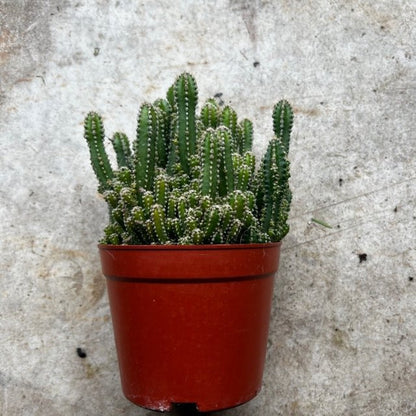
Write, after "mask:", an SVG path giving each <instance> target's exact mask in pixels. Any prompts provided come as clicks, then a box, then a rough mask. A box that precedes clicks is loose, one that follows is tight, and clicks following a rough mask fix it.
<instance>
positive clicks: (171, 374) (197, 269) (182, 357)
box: [99, 243, 280, 412]
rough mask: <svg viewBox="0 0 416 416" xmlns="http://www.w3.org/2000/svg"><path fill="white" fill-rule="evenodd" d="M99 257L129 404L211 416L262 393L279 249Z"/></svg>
mask: <svg viewBox="0 0 416 416" xmlns="http://www.w3.org/2000/svg"><path fill="white" fill-rule="evenodd" d="M99 249H100V255H101V262H102V268H103V273H104V275H105V276H106V277H107V287H108V294H109V299H110V307H111V312H112V319H113V327H114V335H115V341H116V347H117V354H118V360H119V366H120V374H121V383H122V387H123V392H124V394H125V396H126V397H127V398H128V399H129V400H130V401H132V402H133V403H135V404H137V405H139V406H142V407H146V408H148V409H152V410H159V411H169V410H171V409H172V406H173V404H176V403H193V404H195V405H196V407H197V409H198V410H199V411H201V412H205V411H213V410H220V409H226V408H229V407H234V406H237V405H239V404H242V403H245V402H247V401H249V400H250V399H252V398H253V397H254V396H255V395H256V394H257V393H258V391H259V390H260V387H261V382H262V375H263V367H264V360H265V355H266V345H267V337H268V327H269V318H270V308H271V300H272V293H273V282H274V274H275V272H276V271H277V268H278V262H279V253H280V243H270V244H238V245H205V246H202V245H201V246H113V245H100V246H99Z"/></svg>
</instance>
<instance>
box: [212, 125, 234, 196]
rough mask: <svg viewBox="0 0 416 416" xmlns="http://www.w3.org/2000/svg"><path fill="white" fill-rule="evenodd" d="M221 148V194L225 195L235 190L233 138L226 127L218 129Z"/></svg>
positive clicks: (219, 189)
mask: <svg viewBox="0 0 416 416" xmlns="http://www.w3.org/2000/svg"><path fill="white" fill-rule="evenodd" d="M216 135H217V137H218V143H219V146H218V148H219V149H218V150H219V155H218V157H219V184H218V192H219V195H220V196H225V195H227V194H229V193H230V192H232V191H233V190H234V169H233V156H232V153H233V147H234V146H233V138H232V136H231V134H230V131H229V130H228V129H226V128H221V127H220V128H218V129H217V130H216Z"/></svg>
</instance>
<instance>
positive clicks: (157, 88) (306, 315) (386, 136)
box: [0, 0, 416, 416]
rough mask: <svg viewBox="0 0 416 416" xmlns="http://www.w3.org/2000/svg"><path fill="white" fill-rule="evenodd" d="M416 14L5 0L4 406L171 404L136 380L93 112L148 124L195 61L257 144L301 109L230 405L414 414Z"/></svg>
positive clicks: (0, 388) (241, 2)
mask: <svg viewBox="0 0 416 416" xmlns="http://www.w3.org/2000/svg"><path fill="white" fill-rule="evenodd" d="M415 22H416V3H415V2H414V1H412V0H408V1H406V0H378V1H365V0H314V1H311V0H304V1H300V0H297V1H294V0H293V1H287V0H276V1H266V0H263V1H262V0H253V1H249V0H234V1H232V0H218V1H210V2H204V1H202V0H199V1H197V0H193V1H191V0H188V1H186V0H177V1H175V2H173V1H169V0H159V1H154V0H150V1H142V2H131V1H127V0H118V1H116V0H91V1H86V0H78V1H77V0H48V1H42V0H26V1H24V0H0V138H1V139H0V166H1V170H0V175H1V176H0V210H1V211H0V212H1V239H0V244H1V254H0V263H1V267H0V334H1V335H0V336H1V349H0V351H1V353H0V414H1V415H4V416H25V415H31V416H33V415H35V416H36V415H42V416H59V415H65V416H67V415H80V416H81V415H103V416H108V415H143V416H144V415H146V416H150V415H154V414H155V413H153V412H150V411H146V410H142V409H139V408H137V407H135V406H133V405H131V404H130V403H129V402H127V401H126V400H125V399H124V398H123V396H122V393H121V391H120V386H119V376H118V369H117V363H116V355H115V349H114V343H113V337H112V328H111V321H110V315H109V308H108V302H107V297H106V294H105V287H104V279H103V277H102V276H101V272H100V265H99V260H98V255H97V249H96V242H97V240H98V239H99V237H100V235H101V230H102V227H103V225H104V224H105V223H106V208H105V205H104V203H103V201H102V200H101V199H100V198H99V197H98V196H97V194H96V181H95V178H94V176H93V173H92V170H91V169H90V165H89V161H88V151H87V147H86V145H85V143H84V140H83V137H82V123H83V118H84V116H85V114H86V112H87V111H89V110H92V109H94V110H97V111H99V112H100V113H102V114H103V116H104V118H105V123H106V128H107V131H108V132H109V134H110V133H113V132H114V131H116V130H119V129H123V130H124V131H126V132H127V133H128V134H129V135H130V136H132V135H133V133H134V129H135V119H136V113H137V110H138V105H139V104H140V103H141V102H142V101H144V100H153V99H155V98H157V97H159V96H160V95H161V94H164V91H165V90H166V88H167V87H168V86H169V85H170V84H171V83H172V82H173V80H174V78H175V77H176V76H177V75H178V74H179V73H180V72H182V71H183V70H188V71H191V72H192V73H193V74H194V75H195V76H196V78H197V81H198V83H199V87H200V97H201V98H208V97H209V96H212V95H214V94H216V93H222V94H223V95H222V99H223V100H224V101H225V102H226V103H231V104H232V105H233V106H234V107H235V108H236V109H237V110H238V113H239V114H240V116H246V117H249V118H252V119H254V121H255V127H256V146H257V149H258V152H259V153H260V152H261V151H262V150H263V149H264V147H265V144H266V140H267V138H268V137H270V135H271V121H270V112H271V108H272V106H273V104H274V103H275V102H276V101H277V100H278V99H280V98H282V97H285V98H287V99H289V100H290V101H291V102H292V103H293V105H294V106H295V109H296V122H295V131H294V138H293V143H292V147H291V155H290V158H291V161H292V182H291V183H292V188H293V192H294V200H293V205H292V211H291V227H292V228H291V232H290V234H289V235H288V236H287V238H286V239H285V241H284V246H283V253H282V261H281V267H280V271H279V278H278V280H277V283H276V290H275V300H274V309H273V318H272V322H271V333H270V342H269V348H268V356H267V366H266V372H265V377H264V387H263V390H262V392H261V394H260V395H259V396H258V398H256V399H255V400H253V401H252V402H251V403H249V404H247V405H244V406H242V407H239V408H237V409H233V410H229V411H226V412H224V413H221V414H224V416H225V415H227V416H236V415H241V416H249V415H250V416H252V415H262V416H272V415H273V416H278V415H293V416H295V415H296V416H301V415H304V416H310V415H322V416H323V415H328V416H329V415H331V416H332V415H348V416H380V415H381V416H384V415H403V416H405V415H408V416H414V415H415V414H416V366H415V362H416V351H415V348H416V347H415V336H416V320H415V315H416V270H415V269H416V209H415V204H416V187H415V180H416V146H415V143H416V133H415V127H414V125H415V121H416V118H415V114H416V105H415V104H416V91H415V88H416V50H415V45H416V29H415V28H416V25H415ZM315 220H318V221H319V222H322V221H323V222H325V223H326V224H327V225H329V226H330V227H331V228H328V227H325V226H322V225H320V224H318V223H317V222H315ZM77 348H81V349H82V351H81V354H80V355H84V354H82V352H84V353H85V354H86V356H85V357H84V358H81V357H80V356H79V355H78V354H77Z"/></svg>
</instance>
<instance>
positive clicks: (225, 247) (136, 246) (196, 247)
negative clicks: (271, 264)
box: [98, 241, 282, 251]
mask: <svg viewBox="0 0 416 416" xmlns="http://www.w3.org/2000/svg"><path fill="white" fill-rule="evenodd" d="M281 244H282V242H281V241H277V242H271V243H247V244H189V245H188V244H187V245H184V244H98V248H99V249H100V250H162V251H163V250H234V249H242V250H244V249H255V248H268V247H277V246H279V245H281Z"/></svg>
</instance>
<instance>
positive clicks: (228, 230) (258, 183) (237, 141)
mask: <svg viewBox="0 0 416 416" xmlns="http://www.w3.org/2000/svg"><path fill="white" fill-rule="evenodd" d="M197 105H198V90H197V85H196V82H195V79H194V78H193V77H192V75H190V74H188V73H183V74H181V75H180V76H179V77H178V78H177V79H176V82H175V83H174V84H173V85H172V87H171V88H170V89H169V90H168V93H167V97H166V99H158V100H156V101H155V102H154V103H153V104H150V103H145V104H143V105H142V106H141V108H140V111H139V115H138V124H137V132H136V133H137V134H136V138H135V139H134V141H132V143H130V141H129V139H128V138H127V136H126V135H125V134H124V133H115V134H114V136H113V138H112V139H111V143H112V146H113V148H114V151H115V154H116V159H117V165H118V169H117V170H116V169H114V168H113V167H112V166H111V163H110V160H109V158H108V155H107V153H106V150H105V143H104V142H105V133H104V127H103V122H102V118H101V117H100V116H99V115H98V114H97V113H95V112H90V113H89V114H88V115H87V117H86V119H85V125H84V127H85V139H86V140H87V143H88V146H89V150H90V156H91V163H92V167H93V169H94V172H95V174H96V176H97V179H98V182H99V187H98V190H99V192H100V193H101V194H103V196H104V198H105V200H106V202H107V203H108V206H109V212H110V223H109V225H108V226H107V227H106V229H105V235H104V237H103V240H102V243H104V244H233V243H265V242H275V241H280V240H281V239H282V238H283V237H284V236H285V235H286V234H287V232H288V230H289V227H288V224H287V219H288V214H289V207H290V201H291V191H290V188H289V161H288V158H287V155H288V152H289V141H290V133H291V129H292V124H293V112H292V108H291V106H290V105H289V103H288V102H287V101H285V100H282V101H279V102H278V103H277V104H276V105H275V106H274V109H273V130H274V137H273V138H272V139H271V141H270V142H269V145H268V148H267V151H266V153H265V155H264V157H263V159H262V161H261V163H260V166H259V167H257V168H256V161H255V157H254V154H253V153H252V145H253V125H252V123H251V121H250V120H247V119H244V120H242V121H239V120H238V118H237V114H236V112H235V111H234V110H233V109H232V108H231V107H230V106H226V107H224V108H221V107H220V106H219V105H218V104H217V102H216V101H215V100H214V99H209V100H208V101H207V102H206V103H205V105H204V106H203V107H202V108H201V110H200V112H199V114H197Z"/></svg>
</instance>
